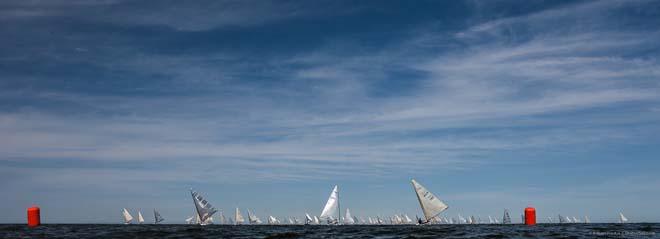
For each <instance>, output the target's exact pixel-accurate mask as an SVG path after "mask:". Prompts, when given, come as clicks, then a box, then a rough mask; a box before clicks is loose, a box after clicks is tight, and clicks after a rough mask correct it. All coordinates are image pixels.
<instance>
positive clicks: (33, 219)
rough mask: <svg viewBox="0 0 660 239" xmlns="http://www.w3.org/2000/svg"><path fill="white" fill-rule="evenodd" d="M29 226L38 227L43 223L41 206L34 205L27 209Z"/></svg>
mask: <svg viewBox="0 0 660 239" xmlns="http://www.w3.org/2000/svg"><path fill="white" fill-rule="evenodd" d="M27 220H28V227H37V226H39V225H40V224H41V212H40V210H39V207H37V206H32V207H30V208H28V209H27Z"/></svg>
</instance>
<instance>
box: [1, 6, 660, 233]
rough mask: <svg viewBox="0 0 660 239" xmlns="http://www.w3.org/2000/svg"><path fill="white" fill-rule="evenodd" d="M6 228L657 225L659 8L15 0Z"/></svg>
mask: <svg viewBox="0 0 660 239" xmlns="http://www.w3.org/2000/svg"><path fill="white" fill-rule="evenodd" d="M0 36H1V37H0V191H1V192H2V197H0V211H1V212H2V213H1V215H0V223H24V221H25V210H26V208H27V207H29V206H31V205H32V204H36V205H39V206H40V207H41V210H42V214H41V215H42V222H45V223H120V222H121V215H120V210H121V209H122V208H128V209H129V210H131V211H132V212H135V211H137V210H142V212H143V213H144V214H145V217H146V218H147V221H148V222H151V220H152V219H151V218H152V217H151V211H152V210H153V209H154V208H156V209H157V210H159V211H160V213H161V214H162V216H163V217H165V219H166V221H165V222H168V223H183V221H184V220H185V219H186V218H187V217H189V216H191V215H192V213H193V204H192V200H191V196H190V192H189V189H190V188H194V189H195V190H197V191H199V192H201V193H202V195H204V196H205V197H206V198H207V199H208V200H209V202H210V203H212V204H213V205H214V206H215V207H217V208H218V209H220V210H221V211H223V212H226V213H231V212H232V211H233V210H234V208H235V207H239V208H241V209H243V210H244V209H251V210H252V211H254V212H256V214H257V215H258V216H261V217H262V219H264V218H266V217H267V215H274V216H278V217H283V216H297V217H298V218H301V217H303V216H304V213H305V212H308V213H310V214H312V215H319V214H320V212H321V209H322V207H323V206H324V205H325V201H326V200H327V197H328V196H329V194H330V191H331V190H332V187H333V186H334V185H339V191H340V196H339V197H340V203H341V206H342V208H350V209H351V213H352V214H353V215H356V216H360V217H366V216H375V215H381V216H387V215H392V214H394V213H407V214H408V215H410V216H411V217H413V216H414V215H422V212H421V210H420V209H419V204H418V202H417V198H416V197H415V194H414V191H413V189H412V186H411V184H410V179H412V178H415V179H416V180H417V181H419V182H420V183H421V184H422V185H424V186H426V187H427V188H428V189H429V190H430V191H432V192H433V193H435V194H436V195H437V196H438V197H439V198H441V199H442V200H443V201H445V203H446V204H448V205H449V209H448V210H447V211H445V212H444V213H443V215H445V216H449V217H457V215H458V214H461V215H463V216H466V215H474V216H475V217H476V216H481V217H482V218H485V217H487V216H488V215H492V216H497V217H501V215H502V212H503V210H504V209H505V208H507V209H509V210H510V211H511V213H512V218H513V219H514V221H516V220H518V218H519V217H518V216H517V215H518V214H519V213H522V211H523V208H525V207H527V206H534V207H536V210H537V214H538V216H539V221H545V218H546V217H548V216H553V217H556V215H557V214H562V215H566V216H575V217H583V216H585V215H586V216H589V217H590V218H591V220H592V221H598V222H612V221H615V220H616V219H617V217H618V213H619V212H623V213H624V214H625V215H626V216H627V217H628V219H630V220H631V221H633V222H634V221H637V222H651V221H654V222H657V221H660V209H658V207H657V202H658V201H660V174H659V173H658V171H659V170H660V161H659V158H658V157H659V155H660V147H659V146H660V62H659V60H660V59H659V56H660V2H658V1H644V0H630V1H617V0H609V1H538V0H531V1H524V2H519V1H506V0H497V1H357V2H356V1H325V0H321V1H267V0H263V1H261V0H260V1H252V0H246V1H122V0H103V1H78V0H48V1H45V0H43V1H42V0H29V1H26V0H5V1H1V2H0Z"/></svg>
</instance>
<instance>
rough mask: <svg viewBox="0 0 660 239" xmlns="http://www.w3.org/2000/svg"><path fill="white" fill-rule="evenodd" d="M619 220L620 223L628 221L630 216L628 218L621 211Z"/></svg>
mask: <svg viewBox="0 0 660 239" xmlns="http://www.w3.org/2000/svg"><path fill="white" fill-rule="evenodd" d="M619 222H620V223H626V222H628V218H626V216H624V215H623V213H621V212H619Z"/></svg>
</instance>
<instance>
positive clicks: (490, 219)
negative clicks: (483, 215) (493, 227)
mask: <svg viewBox="0 0 660 239" xmlns="http://www.w3.org/2000/svg"><path fill="white" fill-rule="evenodd" d="M488 223H490V224H493V223H494V221H493V218H492V217H490V215H488Z"/></svg>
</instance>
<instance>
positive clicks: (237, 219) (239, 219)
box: [234, 208, 245, 225]
mask: <svg viewBox="0 0 660 239" xmlns="http://www.w3.org/2000/svg"><path fill="white" fill-rule="evenodd" d="M234 219H235V223H236V225H238V224H243V222H244V221H245V219H244V218H243V215H241V211H240V210H238V208H236V214H234Z"/></svg>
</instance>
